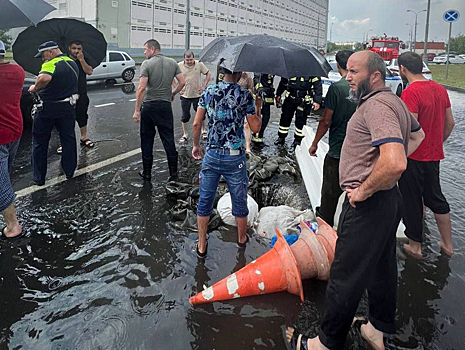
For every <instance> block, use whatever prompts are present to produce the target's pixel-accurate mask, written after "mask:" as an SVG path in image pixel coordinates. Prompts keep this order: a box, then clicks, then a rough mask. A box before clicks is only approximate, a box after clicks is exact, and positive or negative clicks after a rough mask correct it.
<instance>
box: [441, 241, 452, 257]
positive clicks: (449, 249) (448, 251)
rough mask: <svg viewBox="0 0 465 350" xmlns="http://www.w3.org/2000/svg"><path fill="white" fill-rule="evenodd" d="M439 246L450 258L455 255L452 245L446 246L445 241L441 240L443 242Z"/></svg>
mask: <svg viewBox="0 0 465 350" xmlns="http://www.w3.org/2000/svg"><path fill="white" fill-rule="evenodd" d="M439 245H440V246H441V250H442V251H443V252H444V253H445V254H446V255H447V256H448V257H451V256H452V255H454V248H453V247H452V244H450V245H447V244H445V243H444V241H443V240H442V238H441V242H440V243H439Z"/></svg>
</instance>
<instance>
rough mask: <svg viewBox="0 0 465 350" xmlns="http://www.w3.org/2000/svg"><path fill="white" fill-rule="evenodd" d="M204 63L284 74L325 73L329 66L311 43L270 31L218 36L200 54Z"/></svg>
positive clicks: (312, 74)
mask: <svg viewBox="0 0 465 350" xmlns="http://www.w3.org/2000/svg"><path fill="white" fill-rule="evenodd" d="M199 57H200V60H201V61H202V62H204V63H211V64H215V65H219V66H220V67H223V68H226V69H229V70H230V71H232V72H239V71H244V72H256V73H265V74H273V75H277V76H280V77H284V78H291V77H309V76H325V77H327V76H328V72H329V71H331V66H330V65H329V63H328V62H327V61H326V59H325V58H324V56H323V55H321V54H320V53H319V52H318V50H316V49H315V48H313V47H310V48H305V47H303V46H301V45H298V44H295V43H292V42H289V41H287V40H284V39H279V38H276V37H274V36H270V35H264V34H261V35H247V36H237V37H225V38H217V39H215V40H213V41H212V42H211V43H210V44H208V45H207V47H205V48H204V49H203V50H202V52H201V53H200V55H199Z"/></svg>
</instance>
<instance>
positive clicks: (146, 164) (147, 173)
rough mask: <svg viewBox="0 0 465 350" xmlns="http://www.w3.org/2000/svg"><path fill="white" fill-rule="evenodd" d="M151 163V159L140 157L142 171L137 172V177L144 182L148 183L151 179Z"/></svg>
mask: <svg viewBox="0 0 465 350" xmlns="http://www.w3.org/2000/svg"><path fill="white" fill-rule="evenodd" d="M152 163H153V157H142V169H143V170H142V171H139V172H138V174H139V176H140V177H141V178H142V179H144V181H150V180H151V179H152Z"/></svg>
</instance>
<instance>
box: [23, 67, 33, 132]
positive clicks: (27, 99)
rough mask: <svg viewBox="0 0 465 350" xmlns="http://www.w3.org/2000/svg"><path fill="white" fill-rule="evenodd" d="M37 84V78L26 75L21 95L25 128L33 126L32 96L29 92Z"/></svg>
mask: <svg viewBox="0 0 465 350" xmlns="http://www.w3.org/2000/svg"><path fill="white" fill-rule="evenodd" d="M35 82H36V78H35V77H34V76H33V75H32V74H29V73H26V78H25V79H24V84H23V91H22V94H21V114H22V116H23V123H24V126H32V115H31V112H32V95H31V94H30V93H29V91H28V90H29V87H30V86H31V85H34V83H35Z"/></svg>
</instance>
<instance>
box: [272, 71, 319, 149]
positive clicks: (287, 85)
mask: <svg viewBox="0 0 465 350" xmlns="http://www.w3.org/2000/svg"><path fill="white" fill-rule="evenodd" d="M284 91H286V94H285V96H286V99H285V100H284V103H283V107H282V108H283V111H282V113H281V119H280V121H279V130H278V139H277V140H276V142H275V144H276V145H284V143H285V141H286V136H287V134H288V132H289V128H290V125H291V121H292V117H293V116H294V113H295V131H294V143H293V144H292V147H293V148H295V147H296V146H297V145H300V143H301V142H302V139H303V137H304V134H303V127H304V125H305V124H306V123H307V116H308V115H309V114H310V112H311V110H312V107H313V109H314V110H318V109H319V108H320V105H321V101H322V93H323V89H322V86H321V79H320V78H319V77H308V78H304V77H293V78H290V79H285V78H281V81H280V82H279V86H278V90H277V91H276V104H277V105H279V104H281V95H282V93H283V92H284Z"/></svg>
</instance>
